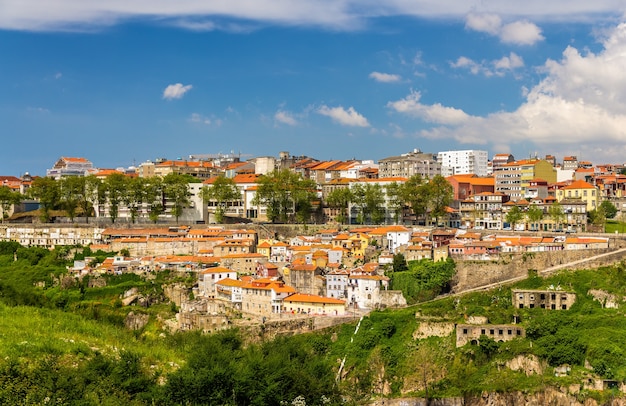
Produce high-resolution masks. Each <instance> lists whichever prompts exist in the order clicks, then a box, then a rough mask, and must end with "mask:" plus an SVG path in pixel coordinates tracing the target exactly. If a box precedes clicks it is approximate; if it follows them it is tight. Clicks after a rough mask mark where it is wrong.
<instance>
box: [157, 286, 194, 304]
mask: <svg viewBox="0 0 626 406" xmlns="http://www.w3.org/2000/svg"><path fill="white" fill-rule="evenodd" d="M163 293H164V294H165V296H166V297H167V298H168V299H169V300H171V301H172V302H174V303H175V304H176V306H179V307H180V305H181V304H182V303H183V301H185V300H187V299H188V298H189V289H188V288H187V287H186V286H185V285H182V284H177V285H166V286H164V287H163Z"/></svg>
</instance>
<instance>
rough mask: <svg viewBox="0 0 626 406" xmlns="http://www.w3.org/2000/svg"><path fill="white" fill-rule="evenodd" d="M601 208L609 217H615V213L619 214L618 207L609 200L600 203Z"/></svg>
mask: <svg viewBox="0 0 626 406" xmlns="http://www.w3.org/2000/svg"><path fill="white" fill-rule="evenodd" d="M599 210H602V211H603V212H604V216H605V217H606V218H607V219H612V218H615V215H617V207H615V205H614V204H613V203H611V202H610V201H608V200H603V201H602V203H600V206H599Z"/></svg>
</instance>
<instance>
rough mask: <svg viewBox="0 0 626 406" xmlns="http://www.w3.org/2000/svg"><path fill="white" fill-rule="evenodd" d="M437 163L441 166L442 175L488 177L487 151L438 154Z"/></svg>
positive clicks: (473, 150) (474, 150)
mask: <svg viewBox="0 0 626 406" xmlns="http://www.w3.org/2000/svg"><path fill="white" fill-rule="evenodd" d="M437 162H438V163H439V164H441V175H443V176H452V175H462V174H471V173H473V174H476V175H478V176H487V175H488V162H489V158H488V156H487V151H482V150H476V149H470V150H465V151H444V152H439V153H438V154H437Z"/></svg>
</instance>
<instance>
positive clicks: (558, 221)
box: [548, 202, 565, 230]
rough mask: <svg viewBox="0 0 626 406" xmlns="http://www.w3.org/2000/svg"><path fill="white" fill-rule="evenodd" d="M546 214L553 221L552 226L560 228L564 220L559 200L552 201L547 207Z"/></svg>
mask: <svg viewBox="0 0 626 406" xmlns="http://www.w3.org/2000/svg"><path fill="white" fill-rule="evenodd" d="M548 216H550V218H551V219H552V221H554V227H555V228H556V229H557V230H560V229H561V228H562V225H563V221H565V213H564V212H563V206H561V204H560V203H559V202H554V203H552V205H550V207H549V208H548Z"/></svg>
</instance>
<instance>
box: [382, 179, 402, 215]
mask: <svg viewBox="0 0 626 406" xmlns="http://www.w3.org/2000/svg"><path fill="white" fill-rule="evenodd" d="M385 193H386V195H387V202H388V205H389V209H390V210H391V212H392V213H393V221H394V223H395V224H398V223H399V222H400V220H401V218H402V209H404V204H405V200H404V195H405V194H404V191H403V186H402V184H400V183H397V182H392V183H390V184H389V185H387V186H386V187H385Z"/></svg>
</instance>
